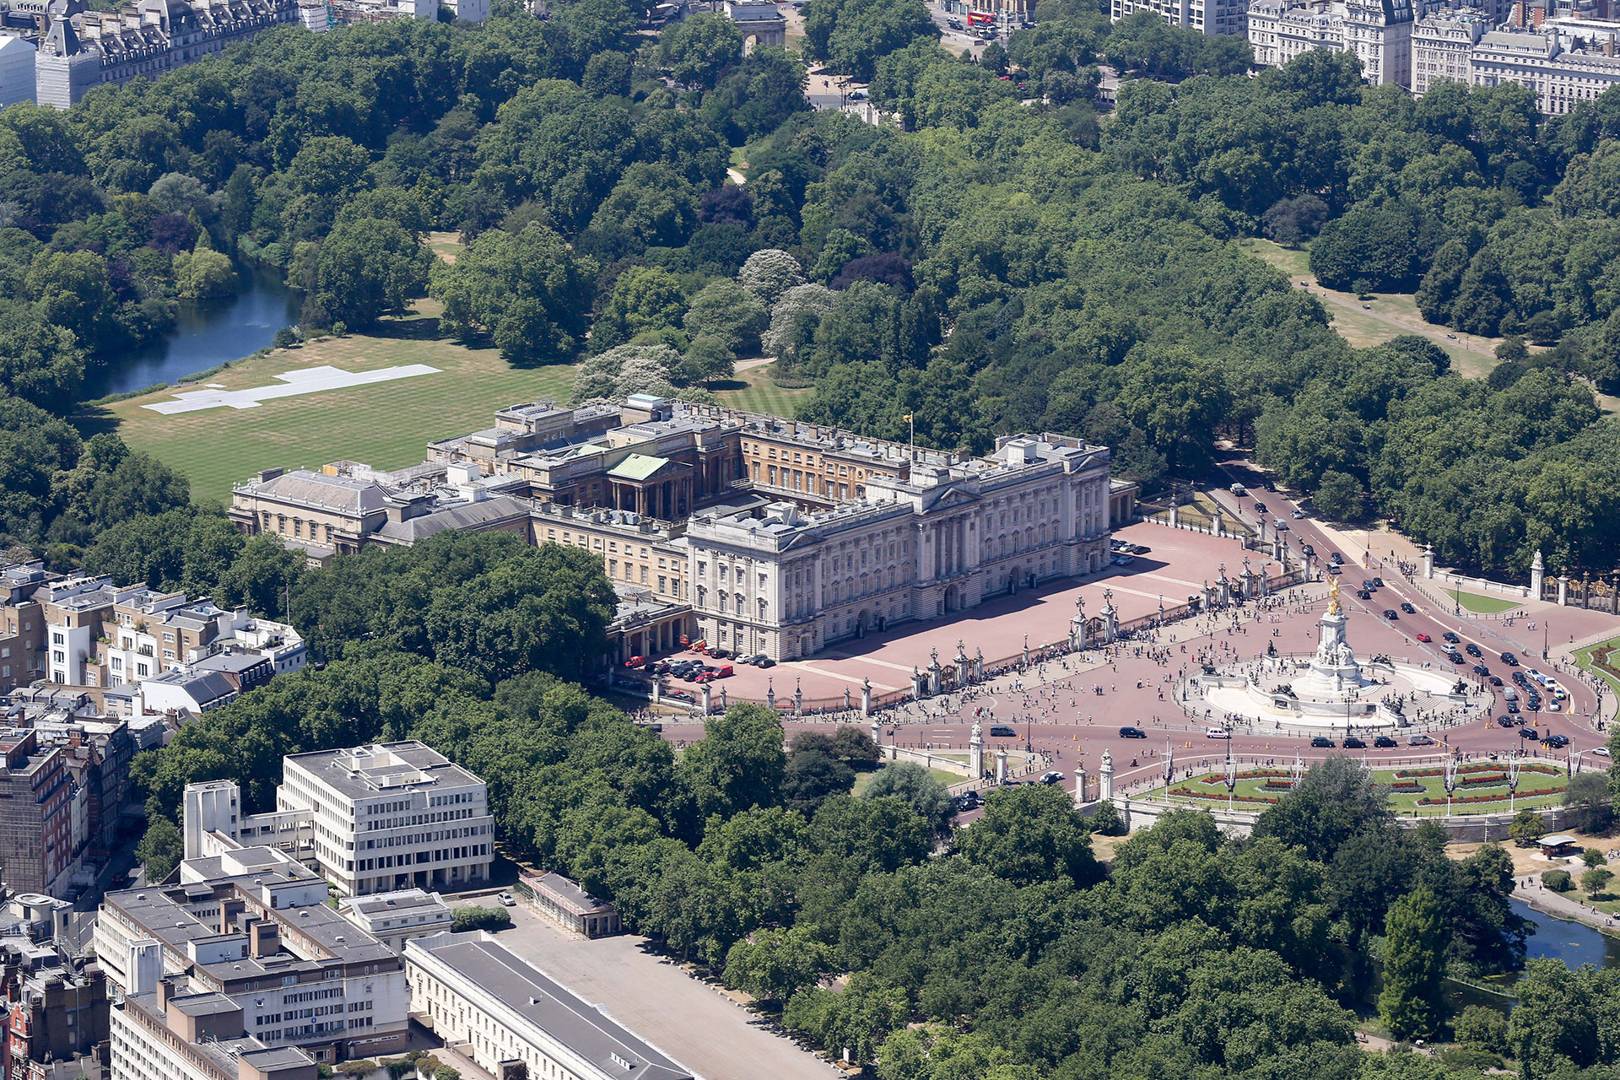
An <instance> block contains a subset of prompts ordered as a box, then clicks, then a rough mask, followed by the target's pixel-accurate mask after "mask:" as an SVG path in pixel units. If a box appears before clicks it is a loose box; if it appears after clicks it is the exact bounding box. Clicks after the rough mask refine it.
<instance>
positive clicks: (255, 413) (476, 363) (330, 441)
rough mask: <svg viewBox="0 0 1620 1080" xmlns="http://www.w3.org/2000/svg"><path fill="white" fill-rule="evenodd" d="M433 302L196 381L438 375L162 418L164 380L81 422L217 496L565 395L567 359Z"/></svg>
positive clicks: (404, 446)
mask: <svg viewBox="0 0 1620 1080" xmlns="http://www.w3.org/2000/svg"><path fill="white" fill-rule="evenodd" d="M436 310H437V309H436V306H435V305H434V304H433V303H432V301H426V300H424V301H420V302H419V304H418V311H417V313H416V314H413V315H411V316H408V317H406V318H402V319H397V320H389V321H388V322H386V323H385V324H384V325H383V326H382V327H380V328H379V330H378V332H377V333H375V334H353V335H349V336H347V337H342V338H327V339H324V340H320V341H313V342H310V343H308V344H306V345H305V346H303V347H302V348H299V349H274V350H271V351H269V352H267V353H264V354H262V355H259V356H253V357H249V358H248V359H246V360H243V361H241V362H240V363H237V364H234V365H232V366H230V367H228V368H225V369H223V370H221V371H218V372H216V373H214V374H213V375H210V376H208V377H207V378H206V379H205V380H203V381H204V382H209V383H218V384H220V385H222V386H224V387H226V388H228V389H233V390H234V389H240V388H243V387H249V386H264V385H267V384H271V383H273V382H274V381H275V376H277V375H278V374H281V373H283V372H287V371H293V370H296V369H298V368H308V367H315V366H317V365H321V364H331V365H333V366H334V367H339V368H342V369H344V370H345V371H367V370H371V369H374V368H382V367H393V366H394V365H397V364H428V365H430V366H432V367H436V368H438V369H439V372H438V374H433V375H418V376H415V377H412V378H408V379H400V380H399V381H397V382H388V383H378V384H375V385H372V386H357V387H351V388H349V389H345V390H328V391H322V392H320V393H314V394H308V395H304V396H300V397H291V398H283V399H281V400H278V401H267V402H265V403H264V404H262V405H260V406H259V407H258V408H256V409H245V410H243V409H228V408H221V409H209V410H205V411H202V412H194V413H184V414H181V415H178V416H165V415H163V414H161V413H155V412H153V411H151V410H150V409H145V408H142V406H143V405H146V404H150V403H152V402H156V401H168V400H171V399H172V397H173V393H174V391H173V390H172V389H165V390H160V391H154V392H153V393H150V394H143V395H141V396H140V397H135V398H127V399H125V400H123V401H117V402H113V403H112V404H109V405H106V406H98V407H93V410H92V411H91V412H89V413H87V414H86V415H84V416H82V417H81V418H80V419H81V421H82V422H83V425H84V426H85V427H86V428H87V429H89V430H94V429H96V428H108V427H112V426H116V427H117V430H118V432H119V434H120V435H121V436H122V437H123V439H124V441H125V442H127V443H128V444H129V445H130V446H132V447H134V448H135V449H137V450H144V451H146V452H148V453H150V454H152V455H154V456H155V457H157V458H158V459H159V460H160V461H163V462H165V463H166V464H168V465H170V466H171V467H173V468H174V469H176V470H177V471H179V472H180V474H181V475H183V476H185V478H186V479H187V480H189V481H190V482H191V490H192V494H193V495H194V496H195V497H196V498H197V499H199V500H202V501H213V502H225V501H227V500H229V498H230V491H231V485H232V484H236V483H240V482H242V481H244V480H246V479H248V478H249V477H251V476H252V475H253V474H254V473H256V472H258V471H259V470H261V469H267V468H272V467H278V466H279V467H282V468H300V467H302V468H318V467H320V466H321V465H324V464H326V463H327V462H329V461H337V460H339V459H349V460H353V461H363V462H365V463H366V464H368V465H372V466H375V467H377V468H380V469H397V468H401V467H402V466H405V465H412V464H415V463H416V462H418V461H421V460H422V459H423V458H424V457H425V456H426V453H427V444H428V443H429V442H432V441H434V440H436V439H443V438H447V437H449V436H452V435H463V434H466V433H467V432H470V431H477V430H479V429H481V428H487V427H490V426H492V425H493V424H494V422H495V412H496V410H497V409H501V408H503V407H505V406H507V405H511V404H514V403H516V402H521V401H534V400H536V399H549V400H552V401H566V400H568V397H569V395H570V394H571V393H572V391H573V384H574V367H573V365H571V364H552V365H548V366H543V367H536V368H515V367H513V366H512V365H510V364H508V363H507V362H506V361H505V360H503V359H501V356H500V353H499V352H498V351H496V350H495V349H492V348H478V349H473V348H468V347H467V346H465V345H459V344H456V343H455V342H452V341H446V340H444V339H442V338H439V337H438V336H437V330H438V324H437V321H436V320H435V319H434V318H433V317H432V314H433V312H435V311H436ZM715 389H716V390H717V392H718V393H719V397H720V400H721V402H722V403H723V404H725V405H728V406H730V407H732V408H738V409H747V410H751V411H755V412H769V413H776V414H778V415H782V416H792V415H794V413H795V412H796V411H797V404H796V403H797V402H798V401H800V400H802V399H803V398H804V397H805V396H807V395H808V394H809V393H810V391H809V390H784V389H782V388H780V387H778V386H776V385H775V384H774V383H772V382H771V381H770V377H769V372H768V368H766V367H760V368H754V369H751V370H749V371H746V372H744V373H743V374H742V376H740V377H739V378H738V379H736V380H734V381H733V383H722V384H719V385H718V386H716V387H715Z"/></svg>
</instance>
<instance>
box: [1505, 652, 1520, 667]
mask: <svg viewBox="0 0 1620 1080" xmlns="http://www.w3.org/2000/svg"><path fill="white" fill-rule="evenodd" d="M1502 663H1504V664H1506V665H1507V666H1508V667H1518V666H1519V658H1518V657H1517V656H1515V655H1513V654H1512V653H1510V652H1505V653H1503V654H1502Z"/></svg>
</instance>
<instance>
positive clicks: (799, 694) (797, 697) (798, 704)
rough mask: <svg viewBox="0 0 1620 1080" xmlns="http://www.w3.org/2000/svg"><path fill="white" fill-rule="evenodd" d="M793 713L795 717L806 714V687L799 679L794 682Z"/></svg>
mask: <svg viewBox="0 0 1620 1080" xmlns="http://www.w3.org/2000/svg"><path fill="white" fill-rule="evenodd" d="M793 712H794V714H795V715H798V714H800V713H802V712H804V687H802V686H800V685H799V681H798V680H797V679H795V680H794V681H793Z"/></svg>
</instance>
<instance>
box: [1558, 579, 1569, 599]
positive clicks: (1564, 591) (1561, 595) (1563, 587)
mask: <svg viewBox="0 0 1620 1080" xmlns="http://www.w3.org/2000/svg"><path fill="white" fill-rule="evenodd" d="M1568 603H1569V577H1568V575H1566V574H1559V575H1558V606H1559V607H1564V606H1566V605H1567V604H1568Z"/></svg>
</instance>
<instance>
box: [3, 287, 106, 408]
mask: <svg viewBox="0 0 1620 1080" xmlns="http://www.w3.org/2000/svg"><path fill="white" fill-rule="evenodd" d="M84 368H85V355H84V350H83V349H82V348H80V346H79V342H78V339H77V338H75V337H74V336H73V332H72V331H71V330H68V329H67V328H66V327H63V326H58V325H56V324H55V323H52V322H51V321H49V320H48V319H46V318H45V317H44V316H43V315H42V314H41V312H40V310H39V309H38V308H37V307H36V306H34V305H33V304H28V303H23V302H20V301H15V300H0V390H3V391H4V392H5V393H7V394H15V395H16V396H17V397H18V398H21V399H22V400H24V401H27V402H30V403H32V404H34V405H38V406H39V407H40V408H43V409H51V410H63V409H66V408H67V407H68V406H69V405H71V404H72V402H73V401H74V400H75V398H76V397H77V396H78V392H79V385H80V383H81V382H82V381H83V380H84Z"/></svg>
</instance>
